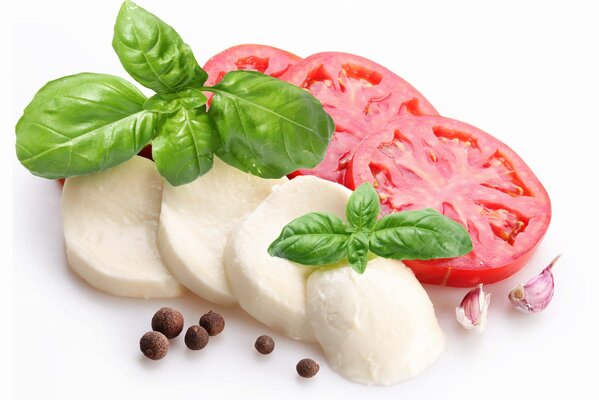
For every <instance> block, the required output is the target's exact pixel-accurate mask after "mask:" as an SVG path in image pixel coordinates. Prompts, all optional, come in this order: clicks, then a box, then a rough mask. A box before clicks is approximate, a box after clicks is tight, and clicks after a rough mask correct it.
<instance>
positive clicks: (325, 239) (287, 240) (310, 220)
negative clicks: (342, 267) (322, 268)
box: [268, 212, 348, 266]
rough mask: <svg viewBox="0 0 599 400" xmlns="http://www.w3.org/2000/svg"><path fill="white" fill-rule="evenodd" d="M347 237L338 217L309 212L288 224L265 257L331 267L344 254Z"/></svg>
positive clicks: (343, 225) (343, 224)
mask: <svg viewBox="0 0 599 400" xmlns="http://www.w3.org/2000/svg"><path fill="white" fill-rule="evenodd" d="M347 239H348V234H347V232H346V230H345V223H344V222H343V221H342V220H341V218H339V217H337V216H335V215H333V214H328V213H320V212H316V213H310V214H306V215H304V216H302V217H300V218H297V219H295V220H293V221H291V222H290V223H289V224H287V225H286V226H285V227H284V228H283V230H282V231H281V234H280V235H279V237H278V238H277V239H276V240H275V241H274V242H272V244H271V245H270V247H269V248H268V254H270V255H271V256H274V257H281V258H286V259H288V260H291V261H294V262H296V263H299V264H304V265H316V266H319V265H327V264H333V263H335V262H337V261H339V260H341V259H342V258H344V257H345V255H346V253H347Z"/></svg>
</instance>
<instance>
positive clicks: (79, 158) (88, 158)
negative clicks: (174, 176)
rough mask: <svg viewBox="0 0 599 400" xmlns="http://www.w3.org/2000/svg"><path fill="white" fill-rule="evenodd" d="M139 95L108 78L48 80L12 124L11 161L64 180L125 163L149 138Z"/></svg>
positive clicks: (150, 123) (148, 117) (149, 119)
mask: <svg viewBox="0 0 599 400" xmlns="http://www.w3.org/2000/svg"><path fill="white" fill-rule="evenodd" d="M145 101H146V98H145V96H144V95H143V94H142V93H141V92H140V91H139V90H137V88H135V86H133V85H132V84H130V83H129V82H127V81H125V80H124V79H121V78H119V77H116V76H112V75H104V74H93V73H83V74H77V75H71V76H66V77H63V78H60V79H57V80H54V81H51V82H48V83H47V84H46V85H45V86H44V87H43V88H41V89H40V91H39V92H37V94H36V95H35V97H34V98H33V100H31V103H29V105H28V106H27V108H25V111H24V113H23V116H22V117H21V119H19V122H18V123H17V126H16V135H17V143H16V149H17V157H18V159H19V161H21V163H22V164H23V165H24V166H25V167H26V168H27V169H29V171H31V172H32V173H33V174H35V175H38V176H42V177H44V178H50V179H55V178H66V177H70V176H75V175H84V174H89V173H92V172H97V171H102V170H104V169H106V168H109V167H112V166H115V165H117V164H120V163H122V162H124V161H127V160H128V159H130V158H131V157H133V156H134V155H135V154H137V153H138V152H139V151H140V150H141V149H142V148H143V147H144V146H145V145H146V144H148V143H149V142H150V141H151V140H152V137H153V136H154V130H155V116H154V114H152V113H149V112H146V111H144V110H143V104H144V102H145Z"/></svg>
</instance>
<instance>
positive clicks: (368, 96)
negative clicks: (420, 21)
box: [280, 52, 438, 184]
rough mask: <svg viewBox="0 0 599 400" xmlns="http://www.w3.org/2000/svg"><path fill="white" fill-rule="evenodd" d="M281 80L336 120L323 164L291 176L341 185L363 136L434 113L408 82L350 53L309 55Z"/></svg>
mask: <svg viewBox="0 0 599 400" xmlns="http://www.w3.org/2000/svg"><path fill="white" fill-rule="evenodd" d="M280 79H282V80H284V81H287V82H289V83H292V84H294V85H296V86H299V87H302V88H305V89H306V90H308V91H310V93H312V95H313V96H315V97H316V98H317V99H319V100H320V101H321V103H322V105H323V107H324V109H325V111H326V112H327V113H329V114H330V115H331V117H332V118H333V120H334V122H335V133H334V135H333V138H332V140H331V143H330V144H329V148H328V149H327V152H326V154H325V158H324V160H323V161H322V162H321V163H320V164H319V165H318V166H317V167H316V168H313V169H304V170H300V171H298V172H296V173H294V176H295V175H298V174H300V175H304V174H305V175H316V176H318V177H320V178H322V179H326V180H330V181H333V182H337V183H341V184H343V182H344V180H345V173H346V169H347V166H348V163H349V162H350V160H351V157H352V152H353V149H354V148H355V147H356V146H357V144H358V143H359V142H360V140H361V139H362V138H364V137H365V136H367V135H369V134H372V133H375V132H377V131H378V130H379V129H381V128H383V127H384V126H385V125H386V124H387V123H388V122H389V121H391V120H393V119H396V118H398V117H401V116H411V115H438V113H437V111H436V110H435V108H434V107H433V106H432V105H431V104H430V103H429V102H428V101H427V100H426V98H425V97H424V96H423V95H422V94H420V92H418V91H417V90H416V89H415V88H414V87H412V86H411V85H410V84H409V83H408V82H406V81H405V80H403V79H402V78H400V77H399V76H397V75H396V74H394V73H393V72H391V71H389V70H388V69H386V68H385V67H383V66H382V65H379V64H377V63H375V62H373V61H371V60H368V59H366V58H363V57H360V56H356V55H353V54H349V53H341V52H324V53H317V54H313V55H311V56H309V57H307V58H305V59H304V60H302V61H300V62H298V63H297V64H295V65H293V66H292V67H291V68H289V70H288V71H287V72H286V73H285V74H284V75H282V76H281V78H280Z"/></svg>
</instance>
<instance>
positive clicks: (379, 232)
mask: <svg viewBox="0 0 599 400" xmlns="http://www.w3.org/2000/svg"><path fill="white" fill-rule="evenodd" d="M471 250H472V241H471V239H470V236H469V235H468V231H467V230H466V228H464V227H463V226H462V225H460V224H459V223H457V222H455V221H453V220H451V219H449V218H447V217H446V216H444V215H442V214H440V213H438V212H437V211H435V210H433V209H430V208H427V209H423V210H418V211H401V212H398V213H395V214H390V215H386V216H385V217H383V218H382V219H380V220H379V221H378V222H377V223H376V224H375V225H374V227H373V229H372V234H371V236H370V251H372V252H373V253H375V254H377V255H379V256H381V257H385V258H394V259H396V260H429V259H433V258H449V257H457V256H461V255H464V254H466V253H468V252H470V251H471Z"/></svg>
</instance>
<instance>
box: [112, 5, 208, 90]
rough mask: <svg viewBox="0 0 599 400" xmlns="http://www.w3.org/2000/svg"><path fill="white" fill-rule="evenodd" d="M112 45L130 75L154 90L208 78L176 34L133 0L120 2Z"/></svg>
mask: <svg viewBox="0 0 599 400" xmlns="http://www.w3.org/2000/svg"><path fill="white" fill-rule="evenodd" d="M112 47H113V48H114V50H115V52H116V54H117V55H118V57H119V59H120V60H121V64H123V67H124V68H125V70H127V72H128V73H129V75H131V76H132V77H133V79H135V80H136V81H137V82H139V83H141V84H142V85H144V86H145V87H147V88H149V89H152V90H154V91H155V92H157V93H174V92H177V91H179V90H181V89H184V88H186V87H191V86H201V85H202V84H203V83H204V82H206V79H207V78H208V74H207V73H206V71H204V70H203V69H202V68H200V66H199V65H198V62H197V61H196V59H195V57H194V55H193V53H192V51H191V48H190V47H189V46H188V45H187V44H185V43H184V42H183V40H182V39H181V37H180V36H179V34H178V33H177V32H176V31H175V30H174V29H173V28H172V27H171V26H170V25H167V24H166V23H164V22H163V21H162V20H160V19H159V18H158V17H156V16H155V15H153V14H151V13H149V12H148V11H146V10H144V9H143V8H141V7H139V6H138V5H137V4H135V3H133V2H132V1H125V2H124V3H123V5H122V6H121V9H120V11H119V14H118V16H117V19H116V24H115V26H114V37H113V40H112Z"/></svg>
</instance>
